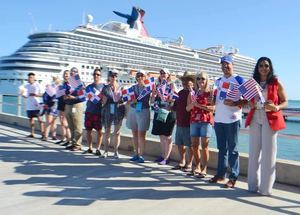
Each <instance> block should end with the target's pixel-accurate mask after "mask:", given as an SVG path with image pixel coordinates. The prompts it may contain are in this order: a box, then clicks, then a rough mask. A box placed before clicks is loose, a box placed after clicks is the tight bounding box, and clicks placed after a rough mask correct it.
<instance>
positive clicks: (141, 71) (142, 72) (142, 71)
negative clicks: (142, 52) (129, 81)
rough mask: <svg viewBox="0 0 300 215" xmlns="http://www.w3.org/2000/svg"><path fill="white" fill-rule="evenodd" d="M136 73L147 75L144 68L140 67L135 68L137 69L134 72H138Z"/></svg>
mask: <svg viewBox="0 0 300 215" xmlns="http://www.w3.org/2000/svg"><path fill="white" fill-rule="evenodd" d="M138 73H141V74H143V75H147V72H146V71H145V70H142V69H140V70H137V71H136V74H138Z"/></svg>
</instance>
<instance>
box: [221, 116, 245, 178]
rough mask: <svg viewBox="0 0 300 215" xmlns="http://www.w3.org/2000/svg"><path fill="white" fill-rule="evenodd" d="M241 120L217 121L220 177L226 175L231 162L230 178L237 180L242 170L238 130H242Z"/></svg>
mask: <svg viewBox="0 0 300 215" xmlns="http://www.w3.org/2000/svg"><path fill="white" fill-rule="evenodd" d="M240 126H241V125H240V121H236V122H233V123H229V124H228V123H219V122H216V123H215V132H216V137H217V145H218V149H219V153H218V170H217V176H218V177H225V174H226V171H227V166H228V164H229V168H230V175H229V179H232V180H237V178H238V176H239V172H240V166H239V152H238V150H237V145H238V132H239V130H240Z"/></svg>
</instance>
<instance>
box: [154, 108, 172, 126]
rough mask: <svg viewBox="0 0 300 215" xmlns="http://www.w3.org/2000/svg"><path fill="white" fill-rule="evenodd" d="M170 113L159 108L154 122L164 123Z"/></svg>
mask: <svg viewBox="0 0 300 215" xmlns="http://www.w3.org/2000/svg"><path fill="white" fill-rule="evenodd" d="M169 113H170V111H168V110H166V109H163V108H160V109H159V110H158V111H157V117H156V120H158V121H160V122H163V123H165V122H166V121H167V118H168V115H169Z"/></svg>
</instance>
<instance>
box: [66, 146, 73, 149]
mask: <svg viewBox="0 0 300 215" xmlns="http://www.w3.org/2000/svg"><path fill="white" fill-rule="evenodd" d="M73 147H74V146H73V145H70V146H67V147H66V149H68V150H70V149H72V148H73Z"/></svg>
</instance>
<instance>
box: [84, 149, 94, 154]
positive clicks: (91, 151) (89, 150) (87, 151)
mask: <svg viewBox="0 0 300 215" xmlns="http://www.w3.org/2000/svg"><path fill="white" fill-rule="evenodd" d="M82 154H93V150H92V149H88V150H86V151H84V152H83V153H82Z"/></svg>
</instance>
